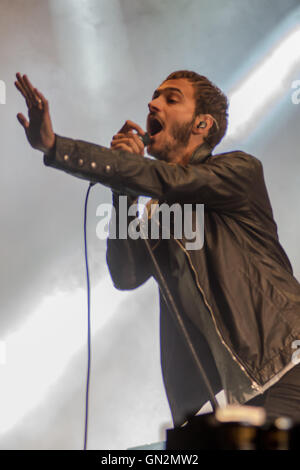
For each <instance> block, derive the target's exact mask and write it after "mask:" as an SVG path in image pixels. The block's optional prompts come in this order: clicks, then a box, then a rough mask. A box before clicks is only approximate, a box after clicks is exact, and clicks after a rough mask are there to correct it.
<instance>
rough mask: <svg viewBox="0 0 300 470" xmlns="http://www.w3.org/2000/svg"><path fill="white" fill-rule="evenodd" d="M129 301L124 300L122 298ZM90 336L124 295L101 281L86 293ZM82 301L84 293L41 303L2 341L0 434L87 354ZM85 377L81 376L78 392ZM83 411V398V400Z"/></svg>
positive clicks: (77, 292) (40, 399) (84, 296)
mask: <svg viewBox="0 0 300 470" xmlns="http://www.w3.org/2000/svg"><path fill="white" fill-rule="evenodd" d="M127 295H128V294H127ZM91 296H92V297H91V298H92V304H94V305H95V306H97V308H94V309H93V307H91V318H92V320H91V323H92V326H91V329H92V334H93V335H94V334H95V333H97V331H99V329H100V328H101V327H103V325H104V324H105V323H106V322H107V321H108V320H109V319H110V318H111V317H112V315H113V313H114V311H115V309H116V307H117V304H118V303H120V300H125V299H126V293H125V292H122V293H121V292H118V291H116V289H115V288H114V287H113V285H112V282H111V280H110V279H109V277H108V276H106V278H105V279H103V281H101V282H100V283H99V284H98V285H97V286H96V287H95V288H94V289H93V290H92V292H91ZM120 297H121V298H120ZM99 306H101V307H99ZM86 342H87V300H86V291H85V290H83V289H77V290H75V291H74V290H72V291H70V292H67V293H61V292H60V293H57V294H55V295H52V296H49V297H47V298H45V299H44V300H43V301H42V302H41V304H40V305H39V307H38V308H37V309H36V311H35V312H34V313H33V314H32V315H31V316H30V317H29V318H28V320H27V321H26V323H25V324H23V325H22V327H21V328H20V329H18V330H17V331H16V332H14V333H13V334H11V335H9V336H8V337H7V338H5V341H4V342H3V343H5V345H6V364H5V365H2V366H1V369H0V371H1V400H0V416H1V420H0V433H4V432H7V431H8V430H10V429H11V428H12V427H13V426H15V424H16V423H17V422H18V421H19V420H20V419H22V418H23V417H24V416H25V415H26V414H27V413H28V412H29V411H31V410H32V409H34V408H35V407H37V406H39V405H40V404H41V403H42V401H43V399H44V398H46V394H47V392H49V387H50V386H51V385H53V384H54V383H55V382H56V381H57V380H58V379H59V377H60V376H61V375H62V374H63V373H64V370H65V369H66V367H67V365H68V363H69V362H70V360H71V359H72V357H73V356H74V354H76V353H77V352H78V351H79V350H80V349H81V350H82V354H86V353H85V351H86V349H82V348H83V346H84V347H85V346H86ZM84 386H85V375H84V376H82V390H84ZM82 400H83V402H82V406H83V407H84V393H83V395H82Z"/></svg>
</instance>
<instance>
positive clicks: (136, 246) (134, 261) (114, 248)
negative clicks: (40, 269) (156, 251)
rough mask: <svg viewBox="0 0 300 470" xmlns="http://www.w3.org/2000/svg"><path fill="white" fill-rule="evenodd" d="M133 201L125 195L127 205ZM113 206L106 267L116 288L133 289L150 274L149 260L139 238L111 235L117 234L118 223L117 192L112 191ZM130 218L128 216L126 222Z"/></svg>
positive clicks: (142, 241) (142, 242)
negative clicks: (123, 237) (112, 235)
mask: <svg viewBox="0 0 300 470" xmlns="http://www.w3.org/2000/svg"><path fill="white" fill-rule="evenodd" d="M134 202H135V201H134V198H130V197H127V207H128V206H129V205H130V204H133V203H134ZM113 206H114V209H115V211H114V214H115V217H112V218H111V221H110V226H109V231H110V234H109V235H110V236H109V237H108V238H107V250H106V260H107V265H108V269H109V272H110V276H111V278H112V281H113V283H114V286H115V287H116V288H117V289H120V290H130V289H135V288H136V287H139V286H140V285H141V284H143V283H144V282H145V281H147V279H149V277H150V276H151V274H152V272H151V260H150V257H149V255H148V252H147V250H146V246H145V243H144V240H142V239H141V238H138V239H136V240H133V239H131V238H130V237H126V239H122V238H120V237H119V236H117V237H115V236H114V237H111V234H112V233H113V234H117V235H118V231H119V225H120V220H119V194H118V193H116V192H113ZM132 218H133V217H128V224H129V223H130V222H131V219H132ZM127 226H128V225H127ZM126 228H127V227H126Z"/></svg>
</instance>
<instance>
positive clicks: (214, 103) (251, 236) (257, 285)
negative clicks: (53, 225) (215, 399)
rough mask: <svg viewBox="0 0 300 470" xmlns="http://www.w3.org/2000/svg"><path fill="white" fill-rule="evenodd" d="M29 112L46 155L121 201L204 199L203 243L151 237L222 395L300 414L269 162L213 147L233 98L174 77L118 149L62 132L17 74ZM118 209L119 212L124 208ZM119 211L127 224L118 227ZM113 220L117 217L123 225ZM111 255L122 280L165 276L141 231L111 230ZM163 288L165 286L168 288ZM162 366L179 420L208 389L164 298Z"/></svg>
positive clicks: (291, 282) (299, 335)
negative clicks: (190, 245) (195, 245)
mask: <svg viewBox="0 0 300 470" xmlns="http://www.w3.org/2000/svg"><path fill="white" fill-rule="evenodd" d="M16 86H17V88H18V90H19V91H20V92H21V93H22V95H23V96H24V98H25V100H26V104H27V107H28V111H29V121H28V120H27V119H26V118H25V117H24V115H22V114H18V119H19V121H20V123H21V124H22V126H23V127H24V129H25V132H26V135H27V138H28V141H29V142H30V144H31V145H32V147H33V148H36V149H38V150H41V151H42V152H43V153H44V163H45V164H46V165H48V166H52V167H54V168H57V169H61V170H64V171H66V172H68V173H70V174H72V175H75V176H79V177H81V178H85V179H87V180H88V181H92V182H99V183H102V184H104V185H106V186H109V187H110V188H111V189H112V190H113V203H114V205H115V207H116V208H117V207H118V204H119V198H120V196H121V195H127V196H128V197H127V204H128V205H130V204H131V203H133V202H135V201H136V199H137V198H138V196H149V197H151V198H152V199H153V203H154V200H155V203H156V204H158V207H159V205H161V204H163V203H165V204H168V205H172V204H174V203H178V204H180V205H184V204H193V205H195V204H204V229H205V230H204V244H203V246H202V247H201V248H200V249H197V250H188V249H187V244H186V242H187V240H186V239H185V237H184V236H183V237H182V238H181V239H180V240H179V239H175V237H172V236H171V237H170V238H169V239H165V238H163V237H161V238H160V239H159V240H149V242H150V243H149V244H150V247H151V250H152V253H153V254H154V255H155V259H156V260H157V263H158V265H159V268H160V270H161V272H162V274H163V276H164V279H165V282H166V285H167V286H168V288H169V290H170V293H171V295H172V297H173V299H174V302H175V304H176V306H177V309H178V311H179V312H180V317H181V320H182V322H183V323H184V325H185V328H186V330H187V332H188V334H189V337H190V341H191V343H192V345H193V348H194V350H195V351H196V354H197V356H198V357H199V359H200V361H201V363H202V364H203V366H204V369H205V372H206V374H207V376H208V378H209V381H210V384H211V387H212V390H213V393H214V394H217V393H218V392H219V391H220V390H222V389H224V391H225V394H226V397H227V400H228V402H229V403H239V404H249V405H257V406H263V407H264V408H265V410H266V413H267V417H268V418H269V419H270V420H273V419H275V418H276V417H278V416H288V417H290V418H292V419H294V420H297V421H300V365H297V361H295V360H293V357H294V356H293V353H294V352H295V345H297V344H298V340H300V286H299V283H298V282H297V280H296V279H295V278H294V277H293V273H292V267H291V265H290V262H289V260H288V258H287V255H286V254H285V252H284V250H283V248H282V247H281V245H280V243H279V240H278V235H277V227H276V223H275V221H274V219H273V214H272V208H271V205H270V201H269V198H268V194H267V190H266V186H265V182H264V176H263V169H262V164H261V162H260V161H259V160H258V159H256V158H255V157H253V156H251V155H248V154H246V153H244V152H242V151H234V152H229V153H223V154H215V155H212V150H213V148H214V147H215V146H216V145H217V144H218V143H219V142H220V140H221V139H222V138H223V136H224V135H225V132H226V128H227V108H228V103H227V99H226V97H225V95H224V94H223V93H222V92H221V91H220V90H219V89H218V88H217V87H216V86H215V85H214V84H212V83H211V82H210V81H209V80H208V79H207V78H206V77H203V76H201V75H198V74H197V73H194V72H189V71H178V72H174V73H172V74H171V75H169V76H168V77H167V78H166V80H165V81H163V83H162V84H161V85H160V86H159V87H158V88H157V89H156V90H155V92H154V94H153V97H152V100H151V101H150V103H149V114H148V117H147V133H148V135H149V139H148V142H147V152H148V154H149V155H151V156H153V157H155V159H151V158H147V157H144V144H143V142H142V139H141V138H145V131H144V130H143V129H142V128H141V127H140V126H138V125H137V124H135V123H133V122H131V121H127V122H126V123H125V125H124V126H123V128H122V129H121V131H120V132H119V133H118V134H116V135H115V136H114V137H113V139H112V143H111V149H108V148H105V147H101V146H99V145H95V144H91V143H88V142H83V141H79V140H72V139H68V138H65V137H61V136H59V135H56V134H54V132H53V130H52V124H51V119H50V115H49V106H48V102H47V100H46V99H45V97H44V96H43V95H42V94H41V93H40V91H38V90H37V89H36V88H34V87H33V86H32V85H31V83H30V81H29V80H28V78H27V77H26V76H25V75H24V76H21V75H20V74H17V81H16ZM116 213H117V214H118V211H116ZM118 222H119V221H118V219H117V220H116V223H117V225H118ZM113 223H114V222H113V221H112V224H113ZM107 262H108V267H109V270H110V273H111V277H112V279H113V282H114V285H115V286H116V287H117V288H118V289H134V288H136V287H138V286H140V285H141V284H143V283H144V282H145V281H146V280H147V279H148V278H149V277H151V276H154V277H155V278H156V280H157V281H158V284H159V285H160V287H162V286H161V280H160V278H158V276H157V271H156V270H155V269H154V266H153V259H152V257H151V256H150V255H149V252H148V251H147V249H146V245H145V240H143V239H142V238H138V239H131V238H127V239H126V240H125V239H121V238H118V237H117V238H108V240H107ZM160 293H161V290H160ZM160 310H161V312H160V335H161V363H162V371H163V378H164V384H165V389H166V393H167V397H168V401H169V404H170V408H171V412H172V416H173V420H174V424H175V425H180V424H182V423H183V422H184V421H185V420H186V417H187V416H188V415H191V414H194V413H196V412H197V411H198V410H200V409H201V407H202V405H203V404H204V403H205V402H206V401H207V400H208V398H209V395H208V393H207V388H206V386H205V383H204V381H203V378H202V376H201V374H200V373H199V371H198V368H197V366H196V363H195V361H194V359H193V357H192V355H191V353H190V350H189V348H188V346H187V343H186V342H185V340H184V338H183V335H182V334H181V331H180V329H179V328H178V325H177V324H176V322H175V321H174V318H173V316H172V315H171V312H170V309H169V308H168V306H167V304H166V301H165V298H164V296H163V295H160Z"/></svg>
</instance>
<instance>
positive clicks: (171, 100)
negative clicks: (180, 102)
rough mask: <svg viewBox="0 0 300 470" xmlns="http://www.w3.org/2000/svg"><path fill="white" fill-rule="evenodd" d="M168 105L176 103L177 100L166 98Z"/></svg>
mask: <svg viewBox="0 0 300 470" xmlns="http://www.w3.org/2000/svg"><path fill="white" fill-rule="evenodd" d="M168 103H177V100H175V99H174V98H168Z"/></svg>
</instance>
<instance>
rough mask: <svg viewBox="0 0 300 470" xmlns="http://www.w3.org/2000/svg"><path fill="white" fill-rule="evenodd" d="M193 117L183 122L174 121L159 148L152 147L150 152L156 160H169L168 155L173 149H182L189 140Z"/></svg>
mask: <svg viewBox="0 0 300 470" xmlns="http://www.w3.org/2000/svg"><path fill="white" fill-rule="evenodd" d="M194 121H195V118H193V119H192V120H191V121H188V122H185V123H178V122H176V123H174V124H173V125H172V126H171V127H170V130H169V138H168V139H166V140H165V142H164V144H163V145H161V146H160V148H159V149H157V150H155V149H153V152H151V153H150V155H152V156H153V157H155V158H157V159H158V160H165V161H169V160H170V158H169V155H170V154H171V152H172V153H174V151H178V152H179V151H181V150H182V149H184V148H185V147H186V146H187V145H188V143H189V140H190V136H191V133H192V129H193V125H194Z"/></svg>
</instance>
